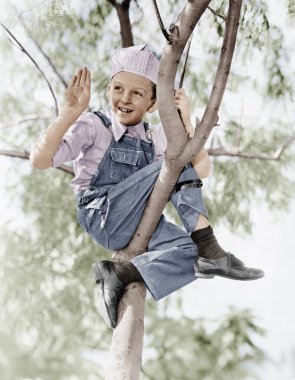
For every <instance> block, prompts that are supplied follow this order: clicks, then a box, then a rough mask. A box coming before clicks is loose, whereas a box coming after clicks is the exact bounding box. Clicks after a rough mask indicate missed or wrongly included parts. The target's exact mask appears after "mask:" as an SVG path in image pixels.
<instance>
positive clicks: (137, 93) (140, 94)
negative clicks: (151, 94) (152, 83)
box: [134, 91, 143, 97]
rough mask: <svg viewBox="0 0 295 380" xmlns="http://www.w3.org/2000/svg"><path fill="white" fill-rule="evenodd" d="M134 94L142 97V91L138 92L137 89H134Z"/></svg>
mask: <svg viewBox="0 0 295 380" xmlns="http://www.w3.org/2000/svg"><path fill="white" fill-rule="evenodd" d="M134 95H137V96H141V97H143V95H142V93H141V92H138V91H134Z"/></svg>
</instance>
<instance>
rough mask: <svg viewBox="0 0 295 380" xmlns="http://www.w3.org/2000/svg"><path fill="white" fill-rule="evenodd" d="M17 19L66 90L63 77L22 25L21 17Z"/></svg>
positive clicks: (66, 85)
mask: <svg viewBox="0 0 295 380" xmlns="http://www.w3.org/2000/svg"><path fill="white" fill-rule="evenodd" d="M18 18H19V20H20V22H21V23H22V25H23V27H24V29H25V31H26V32H27V33H28V36H29V37H30V38H31V40H32V41H33V42H34V44H35V45H36V47H37V48H38V50H39V51H40V53H41V54H42V55H43V57H44V58H45V59H46V61H47V62H48V63H49V65H50V66H51V68H52V70H53V72H54V73H55V74H56V76H57V77H58V79H59V80H60V81H61V83H62V84H63V86H64V88H65V89H66V88H67V87H68V84H67V82H66V80H65V79H64V77H63V76H62V75H61V73H60V72H59V71H58V70H57V68H56V67H55V65H54V64H53V62H52V60H51V59H50V57H49V56H48V55H47V54H46V53H45V52H44V50H43V49H42V47H41V45H40V44H39V42H38V41H37V40H36V39H35V38H34V36H33V35H32V33H30V31H29V30H28V28H27V26H26V25H25V23H24V20H23V19H22V17H21V16H20V15H18Z"/></svg>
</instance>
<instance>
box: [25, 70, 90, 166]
mask: <svg viewBox="0 0 295 380" xmlns="http://www.w3.org/2000/svg"><path fill="white" fill-rule="evenodd" d="M90 83H91V77H90V72H89V71H88V70H87V68H86V67H85V68H83V69H80V70H79V71H78V72H77V74H76V75H74V76H73V77H72V79H71V81H70V83H69V86H68V88H67V90H66V105H65V106H64V107H63V108H62V109H61V110H60V112H59V114H58V116H57V118H56V119H55V120H54V121H53V122H52V124H51V125H50V126H49V128H48V129H47V130H46V132H45V133H44V135H43V136H42V137H41V138H40V139H39V140H38V141H37V143H36V145H35V147H34V149H33V150H32V152H31V155H30V160H31V163H32V165H33V167H35V168H37V169H47V168H49V167H51V166H52V159H53V156H54V155H55V153H56V151H57V149H58V147H59V144H60V142H61V140H62V138H63V136H64V135H65V133H66V132H67V130H68V129H69V128H70V126H71V125H72V124H73V123H74V122H75V121H76V120H77V119H78V117H79V116H80V115H81V114H82V113H83V112H84V111H85V109H86V108H87V106H88V103H89V100H90Z"/></svg>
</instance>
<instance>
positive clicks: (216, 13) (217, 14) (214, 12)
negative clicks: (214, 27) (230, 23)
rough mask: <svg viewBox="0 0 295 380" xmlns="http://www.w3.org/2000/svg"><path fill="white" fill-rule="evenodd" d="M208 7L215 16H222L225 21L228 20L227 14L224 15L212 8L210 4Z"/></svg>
mask: <svg viewBox="0 0 295 380" xmlns="http://www.w3.org/2000/svg"><path fill="white" fill-rule="evenodd" d="M207 8H208V9H209V10H210V11H211V12H212V13H213V14H214V16H216V17H220V18H222V20H223V21H226V17H225V16H223V15H221V14H220V13H218V12H216V11H215V10H214V9H213V8H211V7H209V6H208V7H207Z"/></svg>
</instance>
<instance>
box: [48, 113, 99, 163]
mask: <svg viewBox="0 0 295 380" xmlns="http://www.w3.org/2000/svg"><path fill="white" fill-rule="evenodd" d="M94 116H95V115H94V114H93V113H91V112H87V113H84V114H82V115H81V116H80V117H79V118H78V119H77V121H76V122H75V123H74V124H73V125H72V126H71V127H70V128H69V129H68V131H67V132H66V133H65V135H64V137H63V139H62V141H61V143H60V145H59V147H58V149H57V151H56V153H55V155H54V156H53V165H52V166H53V167H57V166H60V165H62V164H64V163H65V162H68V161H71V160H74V159H76V158H77V157H78V156H79V154H80V153H81V152H83V151H84V150H86V149H88V148H89V147H90V146H91V145H92V144H93V141H94V139H95V135H96V134H97V133H99V132H101V128H96V123H97V120H96V119H98V118H97V117H95V118H94Z"/></svg>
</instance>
